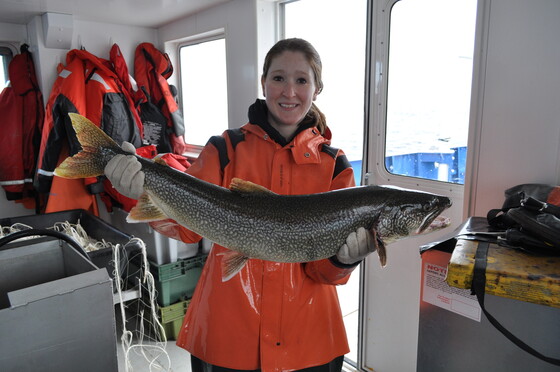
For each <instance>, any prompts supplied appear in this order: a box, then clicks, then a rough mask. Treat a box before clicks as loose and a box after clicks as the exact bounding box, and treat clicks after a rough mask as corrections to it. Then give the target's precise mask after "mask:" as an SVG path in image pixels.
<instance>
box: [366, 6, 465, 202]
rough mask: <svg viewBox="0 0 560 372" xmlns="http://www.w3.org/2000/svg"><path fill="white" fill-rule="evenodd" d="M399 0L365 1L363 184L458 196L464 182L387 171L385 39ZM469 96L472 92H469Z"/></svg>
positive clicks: (387, 64)
mask: <svg viewBox="0 0 560 372" xmlns="http://www.w3.org/2000/svg"><path fill="white" fill-rule="evenodd" d="M399 1H401V0H386V1H383V2H382V3H380V2H377V1H373V0H369V1H368V3H369V4H372V3H373V5H372V6H371V9H370V10H369V11H368V13H369V17H370V21H369V22H370V23H371V24H370V26H369V27H370V29H368V48H369V50H368V56H367V58H368V62H366V65H367V66H369V67H370V68H369V69H368V72H367V73H368V75H369V76H367V77H366V81H367V82H368V84H369V86H368V87H367V88H366V96H367V95H369V97H366V122H367V123H368V124H367V125H366V132H367V133H366V142H367V143H366V145H365V147H364V151H365V157H364V169H365V170H366V173H365V175H364V178H365V180H364V184H397V185H399V186H402V187H408V188H417V187H422V188H424V189H427V190H431V191H432V192H445V193H451V194H453V195H456V196H462V195H463V190H464V184H459V183H451V182H444V181H438V180H434V179H427V178H419V177H415V176H406V175H400V174H396V173H391V172H389V171H388V170H387V169H386V165H385V164H386V159H385V154H386V153H387V151H386V146H387V142H386V135H387V102H388V83H389V82H388V76H389V71H388V66H389V58H390V57H389V40H390V31H391V12H392V8H393V5H395V4H396V3H397V2H399ZM471 95H472V92H471Z"/></svg>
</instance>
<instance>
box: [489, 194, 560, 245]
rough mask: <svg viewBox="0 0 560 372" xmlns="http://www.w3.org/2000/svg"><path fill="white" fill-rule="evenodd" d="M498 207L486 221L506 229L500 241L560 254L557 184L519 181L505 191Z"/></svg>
mask: <svg viewBox="0 0 560 372" xmlns="http://www.w3.org/2000/svg"><path fill="white" fill-rule="evenodd" d="M505 196H506V199H505V201H504V204H503V206H502V208H501V209H492V210H490V211H489V212H488V215H487V219H488V223H489V224H490V225H491V226H493V227H495V228H498V229H502V230H504V231H505V234H504V238H503V239H502V240H501V242H500V244H502V245H510V246H513V247H517V248H521V249H525V250H528V251H533V252H537V253H544V254H552V255H559V254H560V187H558V186H551V185H544V184H522V185H518V186H515V187H512V188H510V189H508V190H506V191H505Z"/></svg>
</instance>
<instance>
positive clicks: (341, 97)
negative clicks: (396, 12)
mask: <svg viewBox="0 0 560 372" xmlns="http://www.w3.org/2000/svg"><path fill="white" fill-rule="evenodd" d="M283 14H284V37H286V38H289V37H300V38H303V39H305V40H307V41H309V42H310V43H311V44H313V46H314V47H315V49H317V52H318V53H319V55H320V56H321V62H322V64H323V83H324V89H323V91H322V92H321V94H319V96H318V97H317V101H316V102H315V103H316V105H317V107H319V109H320V110H321V111H322V112H323V113H324V114H325V116H326V118H327V125H328V126H329V128H330V129H331V131H332V135H333V140H332V145H333V146H335V147H337V148H340V149H342V150H344V152H345V153H346V156H347V157H348V160H349V161H350V163H351V164H352V167H353V168H354V174H355V176H356V184H360V180H361V173H362V157H363V136H364V79H365V59H366V57H365V53H366V50H365V47H366V22H367V1H365V0H345V1H340V0H300V1H293V2H287V3H284V4H283ZM334 25H336V26H334Z"/></svg>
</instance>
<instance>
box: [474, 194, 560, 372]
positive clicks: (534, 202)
mask: <svg viewBox="0 0 560 372" xmlns="http://www.w3.org/2000/svg"><path fill="white" fill-rule="evenodd" d="M505 196H506V200H505V202H504V204H503V206H502V208H501V209H492V210H490V211H489V212H488V215H487V220H488V224H489V225H490V226H491V227H492V228H495V229H497V230H502V231H504V234H502V236H501V237H498V240H497V242H498V244H500V245H505V246H512V247H515V248H521V249H524V250H527V251H530V252H537V253H543V254H547V255H551V254H554V255H557V254H560V187H558V186H550V185H543V184H522V185H518V186H515V187H512V188H510V189H507V190H506V191H505ZM488 248H489V242H488V241H481V242H480V243H479V244H478V249H477V251H476V254H475V263H474V273H473V280H472V288H471V290H472V294H474V295H476V297H477V300H478V303H479V305H480V307H481V309H482V311H483V312H484V315H486V318H487V319H488V321H489V322H490V323H491V324H492V325H493V326H494V327H496V329H497V330H498V331H500V332H501V333H502V334H503V335H504V336H506V337H507V338H508V339H509V340H510V341H511V342H513V343H514V344H515V345H517V346H518V347H520V348H521V349H523V350H524V351H526V352H527V353H529V354H531V355H533V356H535V357H537V358H539V359H541V360H543V361H545V362H548V363H550V364H553V365H557V366H560V359H556V358H551V357H548V356H546V355H543V354H541V353H540V352H538V351H537V350H535V349H534V348H532V347H531V346H529V345H527V344H526V343H525V342H523V341H522V340H521V339H519V338H518V337H516V336H515V335H514V334H512V333H511V332H510V331H509V330H507V329H506V328H505V327H504V326H503V325H502V324H500V322H498V320H497V319H496V318H494V317H493V316H492V315H491V314H490V313H489V312H488V310H486V307H485V306H484V294H485V290H486V265H487V256H488Z"/></svg>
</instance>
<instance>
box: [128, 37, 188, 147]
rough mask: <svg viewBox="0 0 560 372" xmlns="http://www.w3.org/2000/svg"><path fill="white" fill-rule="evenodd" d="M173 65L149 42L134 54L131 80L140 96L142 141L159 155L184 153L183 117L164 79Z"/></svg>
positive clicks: (169, 73)
mask: <svg viewBox="0 0 560 372" xmlns="http://www.w3.org/2000/svg"><path fill="white" fill-rule="evenodd" d="M172 74H173V65H172V63H171V61H170V59H169V56H168V55H167V54H166V53H162V52H161V51H159V50H158V49H157V48H156V47H155V46H154V45H153V44H151V43H141V44H139V45H138V46H137V47H136V51H135V54H134V78H135V79H136V83H137V84H138V90H139V91H140V92H141V93H143V96H144V97H143V99H142V100H141V102H140V104H139V106H138V110H139V111H140V118H141V119H142V124H143V126H144V140H145V142H147V143H148V144H152V145H156V146H157V149H158V152H159V153H165V152H173V153H175V154H183V153H184V152H185V151H186V145H185V141H184V139H183V135H184V133H185V126H184V123H183V115H182V113H181V110H179V106H178V105H177V102H176V101H175V97H173V94H172V93H171V90H170V88H169V84H168V82H167V79H168V78H169V77H170V76H171V75H172Z"/></svg>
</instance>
